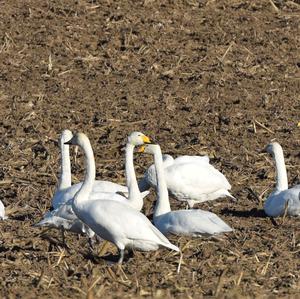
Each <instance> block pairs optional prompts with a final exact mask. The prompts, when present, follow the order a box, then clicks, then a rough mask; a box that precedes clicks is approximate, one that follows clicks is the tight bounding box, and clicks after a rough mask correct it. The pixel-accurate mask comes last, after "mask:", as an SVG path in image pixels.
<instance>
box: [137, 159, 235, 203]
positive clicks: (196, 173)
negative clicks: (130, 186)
mask: <svg viewBox="0 0 300 299" xmlns="http://www.w3.org/2000/svg"><path fill="white" fill-rule="evenodd" d="M164 160H165V159H164ZM166 161H167V163H166V162H164V171H165V178H166V183H167V187H168V190H169V193H170V195H171V196H173V197H175V198H176V199H177V200H180V201H187V203H188V205H189V207H190V208H192V207H193V206H194V204H195V203H200V202H204V201H208V200H214V199H217V198H220V197H225V196H229V197H231V198H234V197H233V196H232V195H231V194H230V193H229V192H228V190H230V189H231V186H230V184H229V182H228V181H227V179H226V177H225V176H224V175H223V174H222V173H221V172H220V171H218V170H217V169H215V168H214V167H213V166H212V165H211V164H209V158H208V156H180V157H178V158H176V159H173V161H172V160H171V159H170V156H168V157H167V160H166ZM165 163H166V165H165ZM147 183H148V184H149V185H150V186H153V187H156V186H157V182H156V174H155V167H154V165H152V166H150V168H149V169H148V170H147V171H146V173H145V176H144V179H142V180H141V181H140V182H139V186H140V188H141V190H145V189H147V187H149V185H148V186H147Z"/></svg>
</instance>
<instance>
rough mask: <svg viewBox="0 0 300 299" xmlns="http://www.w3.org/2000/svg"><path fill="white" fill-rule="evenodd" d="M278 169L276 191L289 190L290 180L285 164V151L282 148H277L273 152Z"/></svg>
mask: <svg viewBox="0 0 300 299" xmlns="http://www.w3.org/2000/svg"><path fill="white" fill-rule="evenodd" d="M273 155H274V159H275V167H276V189H277V190H278V191H282V190H286V189H288V178H287V173H286V167H285V163H284V156H283V150H282V148H281V147H276V148H275V149H274V152H273Z"/></svg>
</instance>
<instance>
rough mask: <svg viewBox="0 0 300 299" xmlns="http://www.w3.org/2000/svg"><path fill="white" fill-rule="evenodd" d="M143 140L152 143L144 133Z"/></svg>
mask: <svg viewBox="0 0 300 299" xmlns="http://www.w3.org/2000/svg"><path fill="white" fill-rule="evenodd" d="M143 142H144V143H152V142H151V139H150V138H149V137H148V136H146V135H144V136H143Z"/></svg>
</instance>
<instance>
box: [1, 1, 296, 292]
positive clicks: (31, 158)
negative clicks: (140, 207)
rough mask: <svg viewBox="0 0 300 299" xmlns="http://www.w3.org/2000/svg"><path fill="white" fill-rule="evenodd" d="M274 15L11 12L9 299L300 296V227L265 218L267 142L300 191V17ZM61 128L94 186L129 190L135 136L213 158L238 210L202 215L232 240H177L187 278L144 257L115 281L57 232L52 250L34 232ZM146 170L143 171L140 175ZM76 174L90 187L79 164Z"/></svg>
mask: <svg viewBox="0 0 300 299" xmlns="http://www.w3.org/2000/svg"><path fill="white" fill-rule="evenodd" d="M271 2H272V1H268V0H264V1H250V0H249V1H241V0H233V1H214V0H210V1H194V0H191V1H188V0H186V1H153V0H145V1H119V2H115V1H109V0H107V1H85V0H79V1H71V0H60V1H59V0H55V1H37V0H36V1H33V0H27V1H12V0H10V1H2V2H1V11H0V18H1V22H0V39H1V43H0V70H1V71H0V87H1V89H0V105H1V109H0V117H1V118H0V122H1V127H0V133H1V144H0V153H1V164H0V179H1V181H0V186H1V187H0V188H1V189H0V199H1V200H2V201H3V202H4V204H5V205H6V206H7V207H8V210H9V213H10V215H9V217H10V218H9V220H7V221H4V222H1V224H0V238H1V239H0V263H1V275H0V296H1V297H2V298H33V297H39V298H58V297H61V298H83V297H85V296H87V297H88V298H100V297H102V298H108V297H110V298H117V297H120V298H132V297H155V298H161V297H165V298H170V297H177V298H187V297H189V298H191V297H194V298H199V297H200V296H204V297H211V296H213V297H226V298H241V297H247V298H252V297H268V298H275V297H276V296H279V297H284V296H286V297H288V296H290V297H296V296H297V294H298V295H299V291H300V274H299V271H300V262H299V257H300V247H299V246H300V230H299V219H295V218H287V219H282V218H280V219H276V220H274V221H271V220H270V219H269V218H266V217H265V216H264V213H263V212H262V210H261V209H262V200H263V199H264V197H265V196H262V198H261V197H260V195H261V194H262V192H263V191H264V190H265V189H266V188H269V189H270V188H272V187H273V185H274V165H273V163H272V162H271V158H270V157H268V156H267V155H263V154H260V153H259V151H260V150H261V149H262V148H263V147H264V146H265V145H266V144H267V143H268V142H270V140H272V139H274V138H276V139H277V140H278V141H279V142H280V143H281V144H282V145H283V146H284V151H285V155H286V163H287V166H288V174H289V182H290V184H295V183H297V182H298V183H299V178H300V170H299V169H300V167H299V144H300V142H299V136H300V131H299V129H297V128H296V123H297V121H299V120H300V119H299V108H300V98H299V94H300V86H299V78H300V72H299V70H300V51H299V50H300V49H299V48H300V47H299V45H300V39H299V29H300V18H299V16H300V3H299V1H284V0H283V1H279V0H278V1H275V0H274V2H273V3H274V5H275V6H276V8H277V10H276V9H275V7H274V6H273V5H272V3H271ZM64 128H69V129H71V130H73V131H79V130H80V131H84V132H86V133H87V134H88V135H89V137H90V139H91V142H92V145H93V148H94V151H95V154H96V162H97V170H98V172H97V177H98V178H105V179H110V180H113V181H116V182H124V171H123V168H124V159H123V154H124V153H123V150H122V147H123V145H124V142H125V138H126V135H127V134H128V133H129V132H131V131H133V130H139V131H142V132H144V133H146V134H147V135H149V136H153V137H155V138H156V139H157V141H158V142H159V143H160V144H161V146H162V149H163V151H164V152H168V153H171V154H174V155H180V154H204V153H206V154H209V155H210V157H211V158H212V163H213V164H214V165H215V166H216V167H217V168H218V169H220V170H222V172H223V173H224V174H226V176H227V177H228V179H229V181H230V182H231V183H232V186H233V190H232V191H233V194H234V195H235V196H236V197H237V198H238V202H237V203H234V202H231V201H230V200H226V199H225V200H221V201H218V202H215V203H214V204H204V205H202V206H199V207H202V208H205V209H209V210H211V211H213V212H215V213H217V214H218V215H220V216H221V217H222V218H223V219H224V220H225V221H227V222H228V223H229V224H231V225H232V227H234V228H235V232H234V233H232V234H229V235H228V236H227V237H225V238H224V239H223V240H220V241H217V240H210V239H208V240H207V239H193V240H189V239H188V238H172V241H173V242H174V243H175V244H178V245H180V246H181V247H182V248H184V265H183V266H182V270H181V273H180V274H179V275H176V273H175V270H176V267H177V262H178V257H177V256H173V254H172V253H171V252H169V251H168V250H164V249H162V250H159V251H157V252H151V253H139V252H136V253H135V254H134V257H133V258H130V259H129V260H128V261H127V262H126V263H125V264H124V265H123V273H122V272H120V273H117V268H115V267H109V266H107V262H106V261H105V260H103V259H102V258H99V257H97V254H96V252H95V256H92V255H91V254H89V251H88V246H87V241H86V238H85V237H80V238H78V237H77V236H75V235H72V234H68V236H67V242H68V244H69V246H70V247H71V250H69V251H67V250H64V249H63V247H62V246H61V243H60V236H59V233H58V232H55V231H51V232H48V233H45V234H43V235H39V234H40V233H41V230H40V229H37V228H34V227H32V224H34V223H35V222H37V221H38V220H39V219H40V218H41V216H42V214H43V213H44V212H45V211H46V209H47V208H49V206H50V200H51V195H52V193H53V190H54V188H55V184H56V174H57V173H58V171H59V151H58V148H57V138H58V136H59V134H60V132H61V130H62V129H64ZM149 163H151V159H150V158H149V157H138V158H137V159H136V164H137V166H136V170H137V172H138V174H139V175H142V173H143V171H144V169H145V167H147V165H149ZM73 165H74V164H73ZM73 172H74V181H78V180H79V179H80V178H82V163H81V164H80V165H74V167H73ZM154 198H155V195H154V193H152V195H151V197H150V199H147V200H146V202H145V212H146V214H147V215H149V214H151V206H152V203H153V200H154ZM172 206H173V207H174V208H179V207H180V206H181V205H180V203H177V202H175V201H172ZM108 253H113V254H116V250H115V248H114V247H113V246H111V247H110V248H109V249H108ZM108 253H107V254H108Z"/></svg>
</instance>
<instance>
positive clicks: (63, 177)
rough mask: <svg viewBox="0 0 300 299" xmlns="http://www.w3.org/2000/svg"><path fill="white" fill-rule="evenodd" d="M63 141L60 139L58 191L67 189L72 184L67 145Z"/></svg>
mask: <svg viewBox="0 0 300 299" xmlns="http://www.w3.org/2000/svg"><path fill="white" fill-rule="evenodd" d="M64 141H65V140H64V139H63V138H61V139H60V153H61V156H60V158H61V172H60V178H59V182H58V188H57V189H58V191H61V190H63V189H66V188H69V187H70V186H71V184H72V177H71V162H70V150H69V145H68V144H64Z"/></svg>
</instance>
